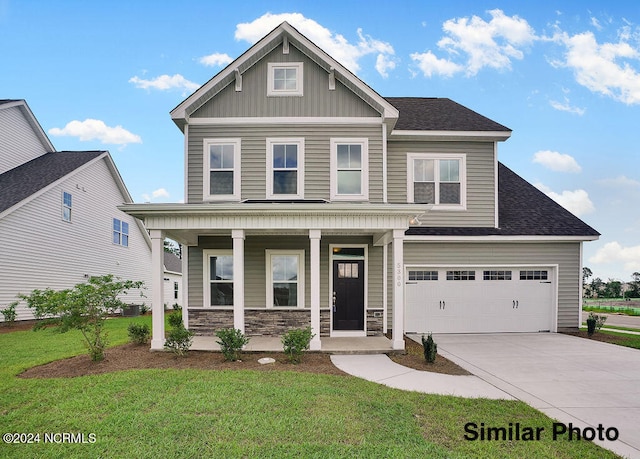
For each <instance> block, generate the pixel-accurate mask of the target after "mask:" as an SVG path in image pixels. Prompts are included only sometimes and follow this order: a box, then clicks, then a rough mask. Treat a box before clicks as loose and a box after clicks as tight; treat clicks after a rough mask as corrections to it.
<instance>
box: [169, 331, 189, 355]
mask: <svg viewBox="0 0 640 459" xmlns="http://www.w3.org/2000/svg"><path fill="white" fill-rule="evenodd" d="M193 335H194V333H193V332H192V331H191V330H187V329H186V328H184V326H183V325H182V324H180V326H179V327H175V328H172V329H171V331H170V332H169V335H168V336H167V339H166V340H165V343H164V347H165V349H169V350H171V351H172V352H173V353H174V354H176V355H179V356H184V355H185V354H186V353H187V351H189V348H190V347H191V344H192V343H193Z"/></svg>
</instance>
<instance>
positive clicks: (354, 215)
mask: <svg viewBox="0 0 640 459" xmlns="http://www.w3.org/2000/svg"><path fill="white" fill-rule="evenodd" d="M171 117H172V119H173V120H174V122H175V123H176V124H177V126H178V127H179V128H180V129H181V130H182V132H183V133H184V136H185V142H184V158H185V187H186V198H185V203H184V204H140V205H125V206H122V207H121V209H123V210H124V211H125V212H127V213H129V214H131V215H133V216H136V217H138V218H141V219H143V220H144V222H145V225H146V227H147V228H148V229H149V230H150V234H151V238H152V247H153V248H152V252H153V262H152V264H153V280H154V286H155V287H154V298H153V313H154V323H153V340H152V348H156V349H160V348H162V343H163V337H164V329H163V327H164V322H163V319H162V303H163V299H162V291H161V290H162V289H161V281H162V262H161V254H162V240H163V238H164V237H165V236H169V237H171V238H172V239H175V240H176V241H179V242H180V243H182V244H183V245H184V250H183V253H184V257H183V259H184V269H183V278H184V282H185V289H186V297H185V302H184V315H185V321H186V323H187V324H188V327H189V328H191V329H193V330H195V331H196V332H198V333H200V334H208V335H212V334H213V333H214V332H215V331H216V330H218V329H220V328H227V327H235V328H237V329H240V330H242V331H243V332H244V333H246V334H248V335H279V334H282V333H283V332H285V331H286V330H288V329H290V328H294V327H304V326H307V325H310V326H311V328H312V330H313V332H314V333H315V337H314V339H313V340H312V343H311V348H312V349H321V348H322V339H323V338H324V337H329V336H330V337H336V336H361V337H366V336H372V335H382V334H384V333H387V332H388V331H392V346H393V348H394V349H402V348H403V347H404V343H403V334H404V332H430V331H431V332H500V331H535V332H537V331H556V330H557V329H558V328H564V327H570V328H575V327H577V326H578V323H579V320H580V319H579V312H580V297H581V295H580V291H581V279H580V272H581V253H582V242H583V241H588V240H594V239H597V237H598V233H597V232H596V231H595V230H593V229H592V228H591V227H589V226H588V225H586V224H585V223H583V222H582V221H581V220H579V219H578V218H576V217H574V216H573V215H572V214H570V213H569V212H567V211H566V210H564V209H563V208H562V207H560V206H559V205H557V204H556V203H555V202H553V201H552V200H550V199H549V198H547V197H546V196H545V195H544V194H543V193H541V192H540V191H538V190H537V189H535V188H534V187H533V186H532V185H530V184H529V183H527V182H526V181H524V180H523V179H521V178H520V177H518V176H517V175H516V174H515V173H514V172H512V171H511V170H509V169H508V168H507V167H505V166H504V165H502V164H500V163H499V162H498V160H497V145H498V143H499V142H501V141H505V140H507V139H508V138H509V137H510V135H511V131H510V130H509V129H508V128H506V127H505V126H503V125H501V124H498V123H496V122H494V121H492V120H490V119H488V118H486V117H484V116H481V115H479V114H477V113H475V112H473V111H472V110H469V109H468V108H465V107H463V106H461V105H459V104H457V103H455V102H453V101H451V100H449V99H432V98H413V97H407V98H384V97H382V96H380V95H379V94H378V93H376V92H375V91H374V90H373V89H372V88H370V87H369V86H367V84H365V83H364V82H363V81H361V80H360V79H359V78H358V77H356V76H355V75H354V74H353V73H351V72H350V71H349V70H347V69H346V68H345V67H343V66H342V65H341V64H340V63H339V62H337V61H336V60H334V59H333V58H332V57H331V56H329V55H328V54H327V53H325V52H324V51H323V50H322V49H320V48H319V47H318V46H316V45H315V44H314V43H312V42H311V41H310V40H308V39H307V38H306V37H305V36H303V35H302V34H301V33H299V32H298V31H297V30H296V29H295V28H293V27H292V26H290V25H289V24H288V23H286V22H285V23H283V24H281V25H280V26H279V27H277V28H276V29H274V30H273V31H272V32H271V33H269V34H268V35H267V36H265V37H264V38H263V39H262V40H260V41H259V42H257V43H256V44H255V45H254V46H252V47H251V48H250V49H249V50H248V51H246V52H245V53H244V54H242V55H241V56H240V57H239V58H237V59H236V60H235V61H234V62H232V63H231V64H230V65H229V66H228V67H226V68H225V69H224V70H222V71H221V72H220V73H218V74H217V75H216V76H215V77H213V78H212V79H211V80H210V81H208V82H207V83H206V84H204V85H203V86H202V87H201V88H200V89H198V90H197V91H195V93H193V94H192V95H191V96H189V97H188V98H187V99H186V100H185V101H184V102H182V103H181V104H180V105H178V106H177V107H176V108H175V109H174V110H173V111H172V112H171Z"/></svg>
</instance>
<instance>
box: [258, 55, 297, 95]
mask: <svg viewBox="0 0 640 459" xmlns="http://www.w3.org/2000/svg"><path fill="white" fill-rule="evenodd" d="M267 67H268V76H267V96H302V95H303V83H302V82H303V68H304V66H303V63H302V62H282V63H273V62H272V63H269V64H268V66H267Z"/></svg>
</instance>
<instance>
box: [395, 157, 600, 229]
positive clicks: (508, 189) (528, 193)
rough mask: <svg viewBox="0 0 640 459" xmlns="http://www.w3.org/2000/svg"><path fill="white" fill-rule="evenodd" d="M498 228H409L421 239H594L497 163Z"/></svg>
mask: <svg viewBox="0 0 640 459" xmlns="http://www.w3.org/2000/svg"><path fill="white" fill-rule="evenodd" d="M498 214H499V215H498V220H499V223H498V225H499V228H468V227H465V228H461V227H444V228H438V227H412V228H409V230H408V231H407V233H406V234H407V235H414V236H417V235H420V236H579V237H597V236H599V235H600V233H598V232H597V231H596V230H595V229H593V228H592V227H590V226H589V225H587V224H586V223H585V222H583V221H582V220H580V219H579V218H578V217H576V216H575V215H573V214H572V213H571V212H569V211H568V210H566V209H565V208H564V207H562V206H561V205H560V204H558V203H557V202H555V201H554V200H553V199H551V198H549V197H548V196H547V195H546V194H544V193H543V192H542V191H540V190H538V189H537V188H536V187H534V186H533V185H531V184H530V183H529V182H527V181H526V180H524V179H523V178H522V177H520V176H519V175H517V174H516V173H515V172H513V171H512V170H511V169H509V168H508V167H506V166H505V165H504V164H502V163H498Z"/></svg>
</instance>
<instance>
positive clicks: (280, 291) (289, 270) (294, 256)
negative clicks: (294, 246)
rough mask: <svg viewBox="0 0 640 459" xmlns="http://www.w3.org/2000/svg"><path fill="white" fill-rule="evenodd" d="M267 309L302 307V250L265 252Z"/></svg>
mask: <svg viewBox="0 0 640 459" xmlns="http://www.w3.org/2000/svg"><path fill="white" fill-rule="evenodd" d="M265 258H266V271H267V307H268V308H272V307H294V308H295V307H298V308H303V307H304V272H305V271H304V250H267V251H266V257H265Z"/></svg>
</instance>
